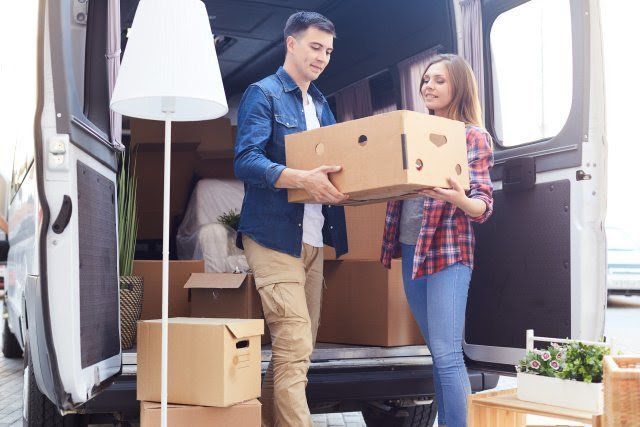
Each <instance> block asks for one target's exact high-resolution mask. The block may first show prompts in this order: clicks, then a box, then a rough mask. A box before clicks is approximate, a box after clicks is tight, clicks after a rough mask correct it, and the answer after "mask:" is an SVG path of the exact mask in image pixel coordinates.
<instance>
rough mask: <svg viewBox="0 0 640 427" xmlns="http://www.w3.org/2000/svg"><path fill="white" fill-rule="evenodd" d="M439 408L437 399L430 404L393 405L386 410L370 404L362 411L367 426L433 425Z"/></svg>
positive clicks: (411, 426)
mask: <svg viewBox="0 0 640 427" xmlns="http://www.w3.org/2000/svg"><path fill="white" fill-rule="evenodd" d="M437 413H438V408H437V405H436V402H435V400H434V401H433V402H432V403H431V404H428V405H418V406H407V407H403V408H398V407H392V408H391V409H390V410H384V409H381V408H379V407H377V406H369V407H367V408H366V409H364V410H363V411H362V416H363V417H364V421H365V423H366V424H367V427H431V426H433V423H434V421H435V419H436V414H437Z"/></svg>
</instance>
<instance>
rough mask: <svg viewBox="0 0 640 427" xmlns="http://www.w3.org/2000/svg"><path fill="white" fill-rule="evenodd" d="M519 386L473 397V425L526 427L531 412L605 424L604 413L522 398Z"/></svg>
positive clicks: (597, 425)
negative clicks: (518, 390) (523, 399)
mask: <svg viewBox="0 0 640 427" xmlns="http://www.w3.org/2000/svg"><path fill="white" fill-rule="evenodd" d="M516 392H517V389H515V388H513V389H509V390H501V391H494V392H488V393H478V394H473V395H470V396H469V406H468V417H467V422H468V426H469V427H489V426H491V427H524V426H526V425H527V414H531V415H539V416H543V417H549V418H557V419H563V420H569V421H578V422H581V423H584V424H591V425H592V426H593V427H602V425H603V423H602V415H601V414H593V413H590V412H585V411H577V410H574V409H566V408H562V407H559V406H550V405H543V404H540V403H531V402H525V401H522V400H518V398H517V397H516Z"/></svg>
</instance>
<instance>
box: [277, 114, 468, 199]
mask: <svg viewBox="0 0 640 427" xmlns="http://www.w3.org/2000/svg"><path fill="white" fill-rule="evenodd" d="M285 150H286V158H287V166H288V167H290V168H294V169H304V170H310V169H314V168H317V167H319V166H322V165H338V166H342V170H341V171H340V172H337V173H332V174H330V179H331V181H332V183H333V184H334V185H335V186H336V188H337V189H338V190H339V191H341V192H343V193H345V194H348V195H349V196H350V198H349V200H347V202H345V203H344V204H345V205H349V204H364V203H375V202H380V201H383V200H391V199H398V198H405V197H411V196H414V195H415V194H417V192H418V191H419V190H420V189H424V188H429V187H446V188H450V187H451V186H450V185H449V183H448V182H447V178H448V177H453V178H454V179H456V180H457V181H458V182H459V183H460V185H461V186H462V187H463V188H465V189H469V167H468V163H467V143H466V134H465V125H464V123H462V122H458V121H455V120H449V119H445V118H441V117H436V116H430V115H427V114H423V113H417V112H414V111H406V110H401V111H393V112H390V113H385V114H380V115H376V116H372V117H366V118H363V119H358V120H352V121H349V122H344V123H340V124H336V125H333V126H326V127H321V128H318V129H313V130H309V131H305V132H300V133H295V134H290V135H287V136H286V137H285ZM288 191H289V201H290V202H312V201H313V200H312V199H311V198H310V197H309V195H308V194H307V192H306V191H304V190H301V189H291V190H288Z"/></svg>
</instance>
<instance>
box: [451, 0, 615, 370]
mask: <svg viewBox="0 0 640 427" xmlns="http://www.w3.org/2000/svg"><path fill="white" fill-rule="evenodd" d="M482 7H483V11H482V14H483V22H482V24H483V37H484V40H483V49H484V54H483V55H484V67H485V80H484V82H485V116H486V124H487V128H488V129H489V130H490V132H491V134H492V135H493V136H494V150H495V151H494V152H495V167H494V168H493V170H492V178H493V180H494V200H495V207H494V214H493V216H492V217H491V218H490V219H489V220H488V221H487V222H486V223H484V224H482V225H480V226H478V227H476V238H477V243H476V268H475V271H474V273H473V278H472V282H471V287H470V290H469V302H468V307H467V321H466V327H465V334H464V344H463V347H464V352H465V355H466V357H467V358H468V361H469V366H473V367H476V368H478V367H480V368H486V369H490V370H495V371H499V372H514V365H515V364H516V363H517V361H518V360H519V359H520V358H521V357H522V356H524V353H525V351H524V348H525V331H526V330H527V329H533V330H534V331H535V334H536V335H537V336H547V337H557V338H566V337H570V338H574V339H587V340H598V339H602V338H603V334H604V313H605V307H606V286H605V277H606V261H605V235H604V227H603V224H604V216H605V203H606V193H605V191H606V142H605V135H604V107H603V105H604V88H603V76H602V72H603V70H602V68H603V65H602V50H601V38H600V20H599V5H598V1H597V0H556V1H548V0H531V1H522V0H516V1H514V0H483V2H482Z"/></svg>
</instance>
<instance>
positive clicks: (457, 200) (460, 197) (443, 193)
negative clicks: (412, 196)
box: [420, 177, 468, 207]
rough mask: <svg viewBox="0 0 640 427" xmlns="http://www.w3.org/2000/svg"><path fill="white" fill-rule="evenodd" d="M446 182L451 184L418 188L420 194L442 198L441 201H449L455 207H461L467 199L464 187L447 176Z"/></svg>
mask: <svg viewBox="0 0 640 427" xmlns="http://www.w3.org/2000/svg"><path fill="white" fill-rule="evenodd" d="M447 182H448V183H449V185H451V188H450V189H449V188H440V187H435V188H427V189H424V190H420V193H421V194H424V195H425V196H428V197H431V198H432V199H436V200H442V201H443V202H449V203H451V204H453V205H456V206H457V207H461V206H462V205H463V204H464V201H465V200H466V199H468V197H467V195H466V194H465V192H464V189H463V188H462V187H461V186H460V184H458V181H456V180H455V179H453V178H451V177H449V178H447Z"/></svg>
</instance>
